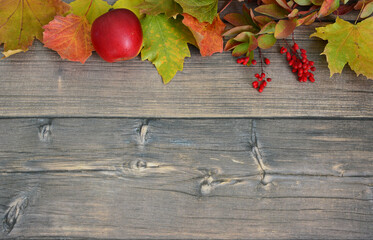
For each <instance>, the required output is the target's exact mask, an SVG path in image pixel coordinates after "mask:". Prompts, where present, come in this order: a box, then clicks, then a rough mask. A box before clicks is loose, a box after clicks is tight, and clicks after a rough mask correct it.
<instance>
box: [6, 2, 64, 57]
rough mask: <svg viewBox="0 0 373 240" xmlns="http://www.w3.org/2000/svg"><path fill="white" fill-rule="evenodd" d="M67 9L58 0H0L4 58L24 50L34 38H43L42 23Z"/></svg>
mask: <svg viewBox="0 0 373 240" xmlns="http://www.w3.org/2000/svg"><path fill="white" fill-rule="evenodd" d="M69 9H70V6H69V5H68V4H66V3H64V2H62V1H60V0H0V45H1V44H4V53H3V54H4V55H5V57H8V56H10V55H12V54H15V53H18V52H21V51H27V50H28V47H29V46H31V45H32V43H33V41H34V39H35V38H37V39H38V40H40V41H42V39H43V28H42V27H43V25H45V24H47V23H48V22H49V21H51V20H52V19H53V18H54V16H56V15H62V14H65V13H66V12H67V11H68V10H69Z"/></svg>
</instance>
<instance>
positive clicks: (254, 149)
mask: <svg viewBox="0 0 373 240" xmlns="http://www.w3.org/2000/svg"><path fill="white" fill-rule="evenodd" d="M249 147H250V148H251V153H252V155H253V158H254V160H255V163H256V164H257V165H258V168H259V170H260V175H261V179H260V183H261V184H263V185H264V186H265V185H267V184H268V182H266V181H265V177H266V174H267V172H266V170H265V166H264V163H263V157H262V153H261V151H260V149H259V145H258V137H257V134H256V121H255V120H254V119H253V120H252V121H251V141H250V142H249Z"/></svg>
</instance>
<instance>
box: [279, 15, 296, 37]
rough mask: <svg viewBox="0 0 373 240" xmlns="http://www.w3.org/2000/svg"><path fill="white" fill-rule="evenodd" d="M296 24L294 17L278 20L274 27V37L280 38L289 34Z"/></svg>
mask: <svg viewBox="0 0 373 240" xmlns="http://www.w3.org/2000/svg"><path fill="white" fill-rule="evenodd" d="M296 26H297V20H296V19H289V20H280V21H279V22H278V23H277V25H276V28H275V38H277V39H281V38H286V37H287V36H289V35H290V34H291V33H292V32H293V31H294V29H295V28H296Z"/></svg>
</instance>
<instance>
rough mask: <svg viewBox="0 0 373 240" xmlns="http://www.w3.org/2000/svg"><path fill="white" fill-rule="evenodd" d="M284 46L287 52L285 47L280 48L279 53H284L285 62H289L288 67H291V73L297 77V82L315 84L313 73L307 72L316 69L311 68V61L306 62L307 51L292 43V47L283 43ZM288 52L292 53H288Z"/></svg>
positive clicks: (312, 63)
mask: <svg viewBox="0 0 373 240" xmlns="http://www.w3.org/2000/svg"><path fill="white" fill-rule="evenodd" d="M285 43H286V45H287V46H288V48H289V50H288V49H287V48H285V47H281V49H280V53H281V54H284V53H286V60H287V61H288V62H289V65H290V66H291V67H292V72H293V73H296V74H297V75H298V81H299V82H307V80H309V81H310V82H315V78H314V75H313V73H311V72H309V71H310V70H311V71H312V72H313V71H315V70H316V67H315V66H313V65H314V62H313V61H308V59H307V51H306V50H304V49H299V46H298V44H297V43H295V42H294V44H293V46H292V47H290V46H289V44H288V43H287V42H286V41H285ZM298 50H299V51H298ZM290 51H291V52H292V53H293V54H292V53H290Z"/></svg>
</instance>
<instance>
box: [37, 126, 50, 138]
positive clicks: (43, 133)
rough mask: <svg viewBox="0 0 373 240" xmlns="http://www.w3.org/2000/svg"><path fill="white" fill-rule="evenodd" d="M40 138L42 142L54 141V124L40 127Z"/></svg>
mask: <svg viewBox="0 0 373 240" xmlns="http://www.w3.org/2000/svg"><path fill="white" fill-rule="evenodd" d="M39 140H40V141H41V142H51V141H52V125H51V124H45V125H42V126H40V127H39Z"/></svg>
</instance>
